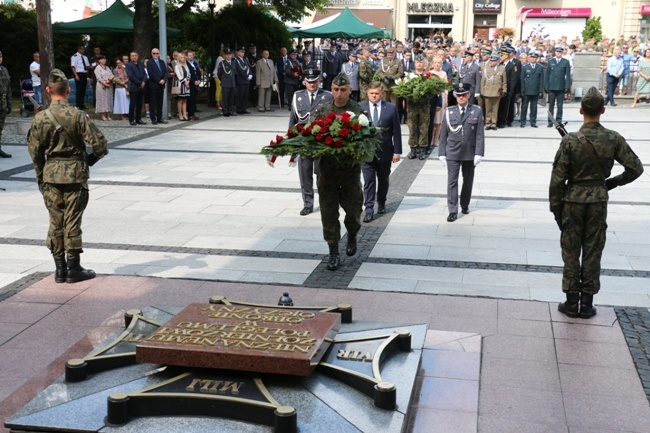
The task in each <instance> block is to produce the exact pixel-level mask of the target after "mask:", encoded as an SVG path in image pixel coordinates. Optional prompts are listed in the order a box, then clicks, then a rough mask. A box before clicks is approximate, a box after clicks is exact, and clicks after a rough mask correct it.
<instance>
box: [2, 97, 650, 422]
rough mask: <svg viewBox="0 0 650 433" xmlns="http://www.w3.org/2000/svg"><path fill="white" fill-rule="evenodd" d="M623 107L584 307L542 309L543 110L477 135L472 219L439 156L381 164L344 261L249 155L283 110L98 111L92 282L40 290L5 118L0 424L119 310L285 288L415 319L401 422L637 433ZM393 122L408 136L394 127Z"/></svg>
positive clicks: (646, 291) (317, 224) (292, 188)
mask: <svg viewBox="0 0 650 433" xmlns="http://www.w3.org/2000/svg"><path fill="white" fill-rule="evenodd" d="M639 105H640V107H638V108H636V109H630V108H629V104H627V103H623V102H621V103H619V105H618V106H617V107H615V108H609V107H608V109H607V111H606V113H605V115H604V116H603V117H602V119H601V120H602V123H603V124H604V125H605V126H606V127H609V128H612V129H615V130H617V131H619V132H621V133H622V134H623V135H624V136H625V137H626V139H627V141H628V143H630V145H631V146H632V148H633V149H634V150H635V151H636V153H637V154H638V155H639V157H640V158H641V160H642V161H643V162H644V163H645V165H644V167H645V169H646V172H645V173H644V174H643V175H642V176H641V177H640V178H639V179H638V180H637V181H635V182H634V183H632V184H630V185H627V186H624V187H621V188H618V189H615V190H613V191H611V192H610V205H609V214H608V231H607V246H606V248H605V251H604V255H603V261H602V267H603V270H602V277H601V282H602V289H601V292H600V294H598V295H597V296H596V297H595V303H596V304H597V307H598V315H597V316H596V317H595V318H593V319H591V320H580V319H569V318H567V317H564V316H562V315H561V314H559V313H558V312H557V303H558V302H559V301H561V300H562V299H563V294H562V292H561V278H562V260H561V256H560V245H559V235H560V233H559V231H558V229H557V226H556V224H555V221H554V220H553V215H552V214H551V213H550V212H549V209H548V200H547V197H548V182H549V179H550V173H551V164H552V160H553V157H554V155H555V152H556V150H557V147H558V144H559V140H560V138H559V135H558V134H557V132H556V131H555V129H552V128H546V127H545V122H538V124H540V126H541V127H540V128H538V129H532V128H530V127H528V128H523V129H522V128H519V127H518V125H517V123H516V122H515V127H513V128H506V129H500V130H498V131H487V132H486V153H485V159H484V161H483V162H482V163H481V164H480V165H479V166H478V168H477V170H476V177H475V183H474V194H473V198H472V201H471V203H470V211H471V212H470V214H469V215H460V217H459V219H458V220H457V221H456V222H454V223H448V222H447V221H446V216H447V213H448V212H447V208H446V176H447V175H446V170H445V169H443V168H442V167H441V165H440V163H439V161H438V160H437V157H436V152H435V151H434V154H433V155H432V156H431V158H430V159H428V160H426V161H419V160H402V161H401V162H399V163H398V164H395V165H394V166H393V173H392V175H391V186H390V190H389V197H388V202H387V211H388V212H387V213H386V214H385V215H379V216H377V217H376V219H375V220H374V221H372V222H371V223H368V224H363V226H362V229H361V231H360V233H359V250H358V253H357V255H356V256H354V257H352V258H350V257H347V256H345V255H342V266H341V267H340V268H339V270H337V271H335V272H331V271H328V270H327V268H326V261H325V260H326V257H327V253H328V249H327V245H326V244H325V242H324V241H323V238H322V228H321V221H320V213H319V212H318V208H316V209H315V212H314V213H312V214H310V215H308V216H300V215H299V211H300V210H301V209H302V207H303V206H302V200H301V196H300V188H299V181H298V173H297V171H296V169H295V168H292V167H289V165H288V159H287V158H284V159H282V158H279V159H278V160H277V162H276V163H275V167H274V168H271V167H269V166H268V165H267V164H266V161H265V159H264V157H262V156H261V155H259V150H260V148H261V147H262V146H264V145H266V144H268V143H269V141H270V140H271V139H273V138H275V135H276V134H282V133H283V132H285V131H286V126H287V123H288V112H287V111H286V110H284V111H279V110H276V111H275V112H273V113H265V114H263V113H257V112H254V113H253V114H251V115H246V116H241V115H240V116H237V117H231V118H228V119H226V118H223V117H221V116H219V115H217V113H216V110H213V109H212V110H211V109H208V108H204V110H203V112H202V113H199V114H200V115H202V119H201V120H200V121H198V122H178V121H170V123H169V124H168V125H155V126H154V125H147V126H137V127H131V126H129V125H128V122H125V121H113V122H103V121H99V122H97V123H98V125H99V126H100V128H101V129H102V131H103V132H104V133H105V134H106V136H107V138H108V139H109V142H110V153H109V155H107V156H106V158H105V159H103V160H101V161H100V162H99V163H98V164H97V165H95V166H94V167H93V168H92V169H91V181H90V190H91V192H90V202H89V205H88V208H87V210H86V212H85V214H84V222H83V230H84V234H83V239H84V247H85V248H84V250H85V253H84V254H83V255H82V265H84V266H85V267H87V268H91V269H94V270H95V271H96V272H97V274H98V277H97V278H96V279H94V280H89V281H85V282H82V283H77V284H55V283H54V280H53V277H52V273H53V271H54V264H53V262H52V259H51V255H50V254H49V251H48V250H47V248H46V247H45V246H44V238H45V236H46V233H47V227H48V216H47V212H46V210H45V207H44V205H43V201H42V198H41V195H40V193H39V191H38V188H37V185H36V182H35V180H34V171H33V169H32V165H31V160H30V158H29V155H28V153H27V148H26V144H25V138H24V136H20V135H18V133H17V126H16V124H15V119H14V121H13V122H12V120H11V119H9V120H8V121H7V125H6V127H5V131H4V133H3V143H2V147H3V150H5V151H7V152H9V153H11V154H13V158H11V159H2V160H0V188H4V189H6V191H4V190H0V258H1V259H0V420H1V421H3V422H4V421H5V420H6V419H8V418H9V417H10V416H12V415H13V414H14V413H15V412H16V411H17V410H18V409H19V408H20V407H21V406H22V405H24V404H25V403H27V402H28V401H29V400H31V398H33V397H34V396H35V395H36V394H37V393H38V392H39V391H40V390H42V389H44V387H46V386H47V385H49V384H50V383H51V382H52V381H53V380H54V379H56V378H58V377H59V376H60V375H61V374H62V373H63V371H62V369H61V368H59V367H60V365H59V364H60V363H61V360H63V362H65V360H67V359H69V358H70V357H71V355H72V354H77V355H83V354H85V353H87V352H89V351H90V350H92V348H93V347H95V346H96V345H97V344H98V343H99V342H101V341H102V340H103V339H105V338H106V337H107V336H108V335H110V334H112V333H114V332H115V331H116V330H117V329H118V328H119V326H120V324H121V322H120V318H121V317H122V316H123V313H124V311H126V310H128V309H131V308H141V309H142V308H145V307H147V306H149V305H170V306H177V307H181V306H184V305H186V304H188V303H190V302H207V300H208V299H209V298H210V296H213V295H224V296H227V297H229V298H232V299H238V300H244V301H251V302H260V303H269V304H273V303H276V302H277V300H278V298H279V297H280V295H281V294H282V292H284V291H288V292H289V293H290V294H291V297H292V298H293V300H294V302H295V303H296V304H298V305H309V304H338V303H341V302H345V303H350V304H352V305H353V307H354V318H355V320H373V321H383V322H401V323H426V324H427V326H428V329H429V332H428V333H427V338H426V342H425V350H424V351H423V357H422V364H421V367H420V371H419V373H418V374H419V376H418V385H417V386H416V391H415V393H414V398H413V400H412V401H411V407H410V410H409V418H408V424H409V428H408V429H409V431H413V432H446V433H453V432H472V433H473V432H495V433H496V432H499V433H503V432H544V433H548V432H553V433H554V432H558V433H560V432H567V433H568V432H571V433H575V432H591V433H604V432H638V433H644V432H647V431H648V425H650V405H649V403H648V396H650V362H649V361H648V359H649V355H648V353H649V352H650V331H649V330H650V313H648V308H650V284H649V283H650V250H649V249H648V245H650V198H649V197H650V195H649V194H648V190H649V187H650V176H649V175H648V167H649V162H650V146H649V144H650V142H649V140H648V126H647V125H648V119H649V118H650V116H649V115H650V105H647V104H639ZM276 108H277V107H276ZM541 108H542V107H540V114H541V113H542V111H541ZM578 108H579V105H578V104H576V103H570V104H566V105H565V109H564V112H565V120H568V122H569V123H568V125H567V129H568V130H569V131H576V130H577V129H578V128H579V126H580V124H581V116H580V115H579V112H578ZM402 134H403V139H404V143H406V142H407V137H408V129H407V127H406V125H403V129H402ZM405 149H408V146H406V145H405ZM405 153H406V151H405ZM621 170H622V168H621V167H620V166H619V165H615V167H614V170H613V174H618V173H620V172H621ZM341 220H342V218H341ZM341 245H342V247H343V246H344V245H345V236H344V239H343V241H342V242H341ZM442 331H445V332H444V334H441V332H442ZM450 336H451V337H450ZM0 431H1V428H0ZM350 431H358V430H350Z"/></svg>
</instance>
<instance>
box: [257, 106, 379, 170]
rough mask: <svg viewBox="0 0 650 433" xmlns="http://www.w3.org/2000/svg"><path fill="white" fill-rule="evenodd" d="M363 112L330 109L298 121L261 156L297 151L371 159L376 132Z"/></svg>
mask: <svg viewBox="0 0 650 433" xmlns="http://www.w3.org/2000/svg"><path fill="white" fill-rule="evenodd" d="M380 133H381V130H380V129H379V128H376V127H375V126H374V125H373V124H372V122H370V121H369V120H368V117H367V116H366V115H365V114H363V113H362V114H359V115H356V114H354V113H353V112H351V111H346V112H345V113H342V114H336V113H334V112H331V113H329V114H327V115H325V116H321V117H319V118H317V119H316V120H314V121H312V122H311V123H307V124H297V125H294V126H292V127H290V128H289V130H288V131H287V135H286V136H285V137H283V136H281V135H277V136H276V137H275V140H271V143H270V144H269V145H268V146H264V147H263V148H262V151H261V153H262V154H263V155H270V156H271V160H270V162H272V163H273V162H275V159H276V158H277V157H278V156H284V155H295V154H300V155H302V156H304V157H307V158H312V159H314V158H318V157H319V156H323V155H333V156H336V157H342V158H339V160H340V161H341V162H348V163H349V164H350V165H354V164H358V163H360V162H363V161H368V160H372V158H373V157H374V156H375V152H376V150H377V148H378V146H379V134H380Z"/></svg>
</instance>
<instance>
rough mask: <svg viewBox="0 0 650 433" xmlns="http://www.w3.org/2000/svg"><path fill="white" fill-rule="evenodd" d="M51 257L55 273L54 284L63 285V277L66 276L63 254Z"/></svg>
mask: <svg viewBox="0 0 650 433" xmlns="http://www.w3.org/2000/svg"><path fill="white" fill-rule="evenodd" d="M52 257H54V265H55V266H56V271H55V272H54V282H55V283H65V277H66V275H67V274H68V271H67V269H66V264H65V254H61V255H60V256H52Z"/></svg>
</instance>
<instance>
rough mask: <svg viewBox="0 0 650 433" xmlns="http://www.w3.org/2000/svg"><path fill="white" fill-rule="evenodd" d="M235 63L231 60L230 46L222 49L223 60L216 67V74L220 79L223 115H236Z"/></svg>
mask: <svg viewBox="0 0 650 433" xmlns="http://www.w3.org/2000/svg"><path fill="white" fill-rule="evenodd" d="M234 70H235V65H234V64H233V60H232V51H231V50H230V48H224V49H223V61H221V62H220V63H219V67H218V68H217V76H218V77H219V80H220V81H221V113H222V114H223V116H224V117H230V116H236V115H237V112H236V111H237V108H236V106H235V94H236V93H237V81H236V79H235V72H234Z"/></svg>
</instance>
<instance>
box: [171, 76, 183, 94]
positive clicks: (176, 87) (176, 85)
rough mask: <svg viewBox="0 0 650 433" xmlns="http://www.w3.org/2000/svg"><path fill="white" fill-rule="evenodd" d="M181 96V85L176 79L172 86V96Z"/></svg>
mask: <svg viewBox="0 0 650 433" xmlns="http://www.w3.org/2000/svg"><path fill="white" fill-rule="evenodd" d="M180 94H181V83H180V82H179V81H178V78H176V77H174V82H173V84H172V95H180Z"/></svg>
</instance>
